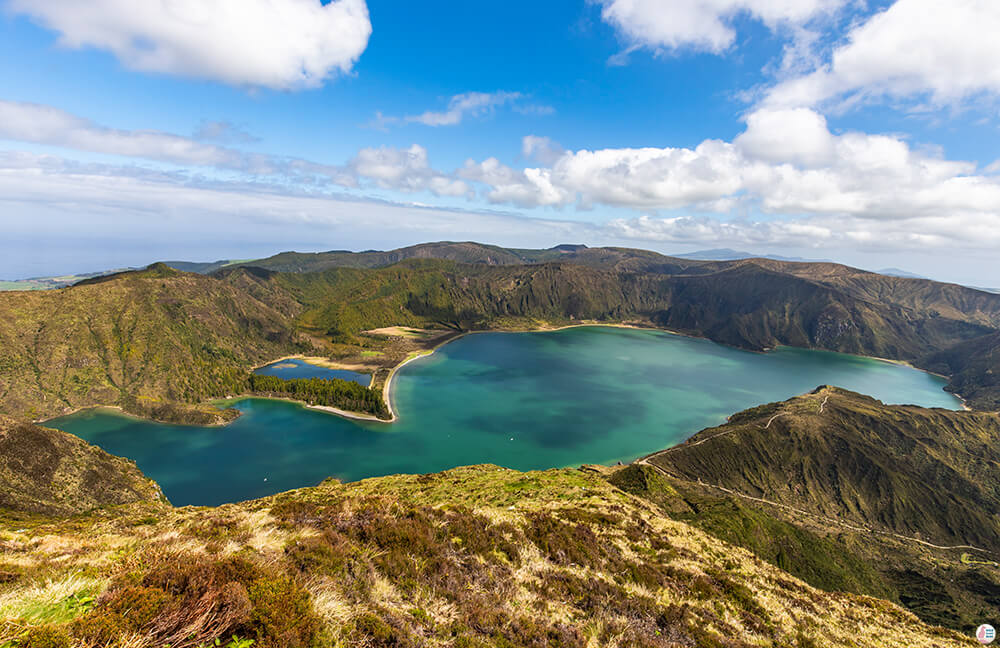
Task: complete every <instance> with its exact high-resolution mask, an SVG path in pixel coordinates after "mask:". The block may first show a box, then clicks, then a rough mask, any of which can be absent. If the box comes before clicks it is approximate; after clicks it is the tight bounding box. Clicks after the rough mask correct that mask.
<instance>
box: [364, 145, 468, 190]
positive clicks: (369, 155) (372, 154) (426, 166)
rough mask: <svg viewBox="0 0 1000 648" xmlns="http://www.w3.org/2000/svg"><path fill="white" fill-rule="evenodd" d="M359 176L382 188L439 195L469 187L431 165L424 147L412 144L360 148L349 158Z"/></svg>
mask: <svg viewBox="0 0 1000 648" xmlns="http://www.w3.org/2000/svg"><path fill="white" fill-rule="evenodd" d="M349 166H350V168H351V169H353V170H354V172H355V173H357V175H359V176H363V177H366V178H369V179H371V180H374V181H375V183H376V184H377V185H378V186H380V187H382V188H384V189H395V190H397V191H408V192H414V191H424V190H427V191H430V192H432V193H434V194H436V195H442V196H461V195H464V194H467V193H468V192H469V187H468V185H466V184H465V183H464V182H462V181H461V180H458V179H456V178H452V177H449V176H447V175H445V174H442V173H439V172H437V171H435V170H434V169H432V168H431V165H430V161H429V160H428V159H427V149H425V148H424V147H422V146H420V145H418V144H414V145H412V146H411V147H410V148H407V149H397V148H390V147H384V146H383V147H379V148H364V149H361V150H360V151H358V155H357V157H355V158H354V159H353V160H351V162H350V165H349Z"/></svg>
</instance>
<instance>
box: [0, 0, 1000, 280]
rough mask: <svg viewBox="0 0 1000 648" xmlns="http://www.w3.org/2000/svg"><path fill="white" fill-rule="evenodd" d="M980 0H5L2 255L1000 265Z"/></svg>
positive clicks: (985, 274) (102, 262) (1, 266)
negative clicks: (589, 256)
mask: <svg viewBox="0 0 1000 648" xmlns="http://www.w3.org/2000/svg"><path fill="white" fill-rule="evenodd" d="M997 33H1000V2H996V0H951V1H949V2H940V0H895V2H893V1H891V0H884V1H871V2H865V1H863V0H575V1H571V0H546V1H545V2H537V0H535V1H534V2H524V1H522V0H507V1H506V2H503V3H488V2H467V3H456V2H453V1H450V0H448V1H445V0H426V1H425V2H419V3H416V2H403V1H402V0H367V2H366V0H325V1H323V2H320V0H89V1H88V2H85V3H81V2H78V1H75V0H45V1H44V2H40V1H39V0H0V278H5V279H15V278H24V277H31V276H44V275H59V274H64V273H74V272H88V271H96V270H102V269H107V268H118V267H126V266H143V265H146V264H148V263H150V262H152V261H156V260H190V261H207V260H216V259H245V258H256V257H261V256H268V255H271V254H274V253H277V252H280V251H285V250H298V251H323V250H332V249H348V250H364V249H391V248H395V247H399V246H403V245H410V244H415V243H420V242H426V241H439V240H475V241H480V242H484V243H492V244H498V245H507V246H516V247H550V246H552V245H556V244H560V243H583V244H586V245H592V246H596V245H622V246H629V247H638V248H645V249H652V250H656V251H659V252H663V253H668V254H669V253H684V252H691V251H695V250H702V249H711V248H734V249H737V250H744V251H748V252H751V253H755V254H779V255H784V256H794V257H803V258H808V259H832V260H836V261H839V262H843V263H847V264H850V265H855V266H858V267H862V268H867V269H872V270H878V269H882V268H886V267H897V268H902V269H904V270H907V271H909V272H914V273H917V274H920V275H924V276H929V277H932V278H935V279H940V280H945V281H954V282H959V283H965V284H968V285H975V286H986V287H1000V263H998V262H997V257H998V256H1000V255H998V252H1000V159H998V158H1000V128H998V126H1000V119H998V118H1000V101H998V99H1000V96H998V95H1000V39H997V38H996V37H995V35H996V34H997Z"/></svg>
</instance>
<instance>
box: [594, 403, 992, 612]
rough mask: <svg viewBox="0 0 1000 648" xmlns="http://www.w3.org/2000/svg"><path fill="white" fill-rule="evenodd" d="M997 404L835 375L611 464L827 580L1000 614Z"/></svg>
mask: <svg viewBox="0 0 1000 648" xmlns="http://www.w3.org/2000/svg"><path fill="white" fill-rule="evenodd" d="M998 447H1000V418H998V415H997V414H988V413H979V412H952V411H948V410H937V409H935V410H927V409H923V408H919V407H912V406H886V405H883V404H882V403H880V402H878V401H875V400H873V399H871V398H868V397H866V396H861V395H858V394H853V393H850V392H846V391H843V390H839V389H836V388H829V387H827V388H821V389H819V390H817V391H816V392H814V393H812V394H809V395H806V396H802V397H798V398H794V399H791V400H790V401H786V402H784V403H774V404H771V405H765V406H761V407H758V408H755V409H752V410H748V411H746V412H742V413H739V414H736V415H733V416H732V417H731V418H730V422H729V423H727V424H726V425H723V426H720V427H718V428H712V429H708V430H704V431H702V432H700V433H699V434H697V435H695V436H694V437H692V438H691V439H689V440H688V441H687V442H685V443H684V444H681V445H679V446H676V447H674V448H671V449H668V450H665V451H663V452H660V453H657V454H654V455H651V456H649V457H646V458H644V459H642V460H640V461H639V462H637V463H636V464H635V465H633V466H630V467H628V468H626V469H624V470H622V471H619V473H618V474H616V475H614V476H612V477H611V480H612V481H613V482H614V483H616V484H618V485H619V486H621V487H623V488H626V489H627V490H629V491H630V492H633V493H636V494H639V495H642V496H645V497H648V498H649V499H651V500H652V501H655V502H657V503H658V504H659V505H660V506H661V507H662V508H663V509H664V510H665V511H666V512H668V514H670V515H672V516H673V517H675V518H677V519H681V520H685V521H688V522H691V523H692V524H696V525H698V526H700V527H701V528H704V529H705V530H707V531H709V532H710V533H713V534H715V535H716V536H717V537H719V538H721V539H725V540H727V541H729V542H734V543H736V544H740V545H742V546H744V547H747V548H749V549H751V550H752V551H754V552H755V553H756V554H757V555H759V556H760V557H762V558H764V559H766V560H768V561H770V562H772V563H774V564H776V565H780V566H781V567H783V568H784V569H787V570H789V571H790V572H792V573H795V574H797V575H799V576H800V577H802V578H804V579H805V580H807V581H808V582H810V583H812V584H814V585H816V586H818V587H821V588H824V589H829V590H842V591H853V592H859V593H866V594H871V595H876V596H880V597H885V598H889V599H891V600H895V601H897V602H900V603H901V604H903V605H905V606H906V607H908V608H910V609H911V610H913V611H914V612H915V613H917V614H918V615H920V616H921V617H922V618H924V619H925V620H928V621H932V622H934V623H939V624H943V625H947V626H950V627H955V628H961V629H963V630H969V629H970V628H974V627H975V626H977V625H978V624H979V623H981V622H983V621H984V620H991V621H1000V569H998V567H1000V565H998V561H1000V522H998V519H997V516H996V514H995V513H996V511H997V510H1000V488H998V486H997V484H998V483H1000V450H998V449H997V448H998Z"/></svg>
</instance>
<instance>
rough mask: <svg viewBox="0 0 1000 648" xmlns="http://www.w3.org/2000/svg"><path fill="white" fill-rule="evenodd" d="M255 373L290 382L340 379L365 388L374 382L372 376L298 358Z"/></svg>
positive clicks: (257, 370)
mask: <svg viewBox="0 0 1000 648" xmlns="http://www.w3.org/2000/svg"><path fill="white" fill-rule="evenodd" d="M254 373H255V374H260V375H262V376H276V377H278V378H282V379H284V380H290V379H292V378H324V379H326V380H330V379H331V378H340V379H341V380H350V381H352V382H356V383H358V384H359V385H364V386H365V387H367V386H368V385H370V384H371V382H372V377H371V374H363V373H358V372H356V371H345V370H344V369H327V368H326V367H320V366H318V365H314V364H309V363H308V362H305V361H304V360H299V359H298V358H290V359H288V360H279V361H278V362H272V363H271V364H269V365H267V366H264V367H261V368H260V369H256V370H255V371H254Z"/></svg>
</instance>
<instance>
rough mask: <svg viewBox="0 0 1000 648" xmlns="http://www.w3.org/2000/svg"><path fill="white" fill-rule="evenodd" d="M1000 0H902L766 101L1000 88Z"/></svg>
mask: <svg viewBox="0 0 1000 648" xmlns="http://www.w3.org/2000/svg"><path fill="white" fill-rule="evenodd" d="M997 34H1000V2H997V1H996V0H949V1H947V2H941V1H940V0H898V1H897V2H895V3H894V4H893V5H892V6H891V7H889V8H888V9H887V10H885V11H883V12H881V13H878V14H876V15H874V16H873V17H871V18H870V19H868V20H867V21H866V22H864V23H862V24H860V25H858V26H857V27H855V28H854V29H853V30H851V31H850V32H849V33H848V35H847V38H846V42H845V43H844V44H842V45H841V46H839V47H837V48H835V49H834V50H833V52H832V55H831V56H830V59H829V61H828V62H827V63H825V64H823V65H821V66H819V67H818V68H817V69H815V70H814V71H812V72H811V73H809V74H805V75H800V76H797V77H794V78H791V79H788V80H786V81H783V82H781V83H779V84H778V85H777V86H776V87H774V88H772V89H771V90H770V92H769V93H768V95H767V97H766V99H765V105H767V106H772V107H783V106H792V107H797V106H816V105H820V104H824V103H829V102H840V103H841V105H842V106H843V105H850V104H852V103H856V102H864V101H872V100H882V99H887V98H888V99H912V98H922V97H925V96H926V97H927V98H929V99H930V101H931V102H933V103H934V104H938V105H946V104H957V103H959V102H961V101H963V100H965V99H968V98H970V97H972V96H975V95H977V94H979V93H992V94H996V93H998V92H1000V66H998V65H997V61H1000V38H998V37H997Z"/></svg>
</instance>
